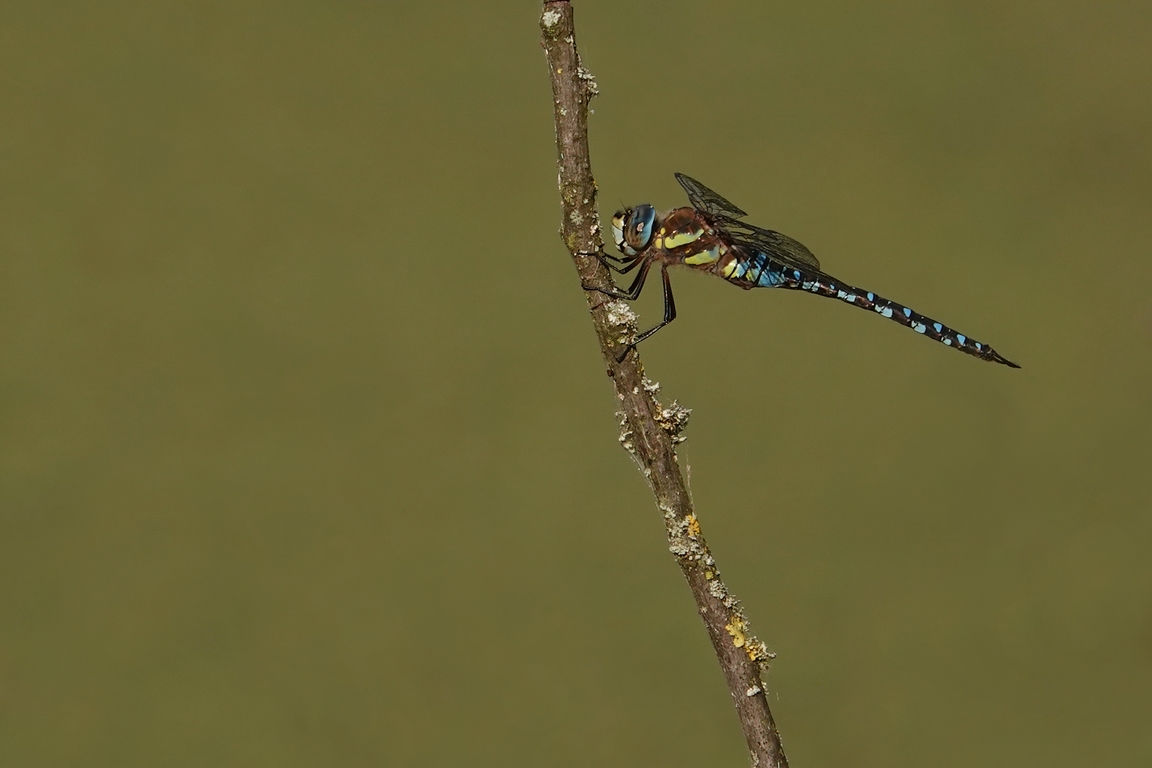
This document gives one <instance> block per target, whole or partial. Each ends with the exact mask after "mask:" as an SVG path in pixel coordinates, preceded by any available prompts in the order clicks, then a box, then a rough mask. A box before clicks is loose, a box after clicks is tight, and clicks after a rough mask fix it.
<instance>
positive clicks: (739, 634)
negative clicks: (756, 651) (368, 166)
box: [724, 616, 748, 648]
mask: <svg viewBox="0 0 1152 768" xmlns="http://www.w3.org/2000/svg"><path fill="white" fill-rule="evenodd" d="M747 628H748V625H747V624H745V623H744V619H742V618H740V617H739V616H733V617H732V620H731V621H729V622H728V623H727V624H725V625H724V629H726V630H727V631H728V634H730V635H732V645H734V646H736V647H737V648H743V647H744V643H745V642H746V641H747V640H748V636H747V635H746V634H745V633H744V632H745V630H746V629H747Z"/></svg>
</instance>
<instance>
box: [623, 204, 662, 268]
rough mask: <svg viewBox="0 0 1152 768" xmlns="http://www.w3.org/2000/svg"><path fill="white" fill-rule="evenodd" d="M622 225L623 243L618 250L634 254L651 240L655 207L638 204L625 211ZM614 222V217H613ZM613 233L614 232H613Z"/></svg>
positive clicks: (654, 222)
mask: <svg viewBox="0 0 1152 768" xmlns="http://www.w3.org/2000/svg"><path fill="white" fill-rule="evenodd" d="M625 214H626V215H625V217H624V227H623V232H622V235H623V240H624V243H623V245H624V246H625V247H623V248H621V249H620V250H622V251H624V252H625V253H627V254H628V255H629V256H635V255H636V254H637V253H639V252H640V251H642V250H644V249H645V248H647V247H648V243H650V242H652V229H653V227H655V225H656V209H655V208H653V207H652V206H650V205H638V206H636V207H635V208H633V209H632V210H631V211H625ZM613 224H615V219H613ZM613 234H615V233H613Z"/></svg>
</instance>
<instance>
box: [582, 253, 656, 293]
mask: <svg viewBox="0 0 1152 768" xmlns="http://www.w3.org/2000/svg"><path fill="white" fill-rule="evenodd" d="M651 266H652V262H651V261H646V260H644V259H636V260H634V261H633V262H632V263H631V264H629V265H628V266H626V267H624V268H623V269H617V270H616V271H617V272H619V273H620V274H622V275H626V274H628V273H629V272H631V271H632V270H634V269H636V267H640V272H639V273H637V275H636V279H635V280H633V281H632V285H630V286H628V289H627V290H624V291H622V290H620V289H619V288H597V287H596V286H594V285H582V286H580V287H581V288H583V289H584V290H586V291H595V292H596V293H602V294H604V295H605V296H611V297H612V298H614V299H625V300H627V301H635V300H636V299H638V298H640V291H642V290H644V279H645V278H647V277H648V269H649V267H651Z"/></svg>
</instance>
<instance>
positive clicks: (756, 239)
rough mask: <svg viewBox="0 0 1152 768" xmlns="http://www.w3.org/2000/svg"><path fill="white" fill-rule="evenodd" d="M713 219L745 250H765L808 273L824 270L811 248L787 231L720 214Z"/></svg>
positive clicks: (775, 258) (780, 260)
mask: <svg viewBox="0 0 1152 768" xmlns="http://www.w3.org/2000/svg"><path fill="white" fill-rule="evenodd" d="M712 222H713V224H715V225H716V226H718V227H720V229H722V230H723V231H724V233H725V234H727V235H728V237H729V238H730V239H731V240H732V242H733V243H734V244H735V245H738V246H739V247H740V248H742V249H744V250H746V251H749V252H757V251H758V252H760V253H763V254H766V255H767V256H768V257H769V258H770V259H772V260H773V261H778V262H780V263H781V264H783V265H785V266H787V267H793V268H795V269H799V270H800V271H802V272H805V273H806V274H808V275H809V276H813V277H815V276H817V275H823V274H824V273H823V272H822V271H821V270H820V262H819V261H818V260H817V259H816V257H815V256H814V255H812V251H810V250H808V249H807V248H805V247H804V245H803V244H802V243H799V242H797V241H795V240H793V239H792V238H790V237H788V235H782V234H780V233H779V232H773V231H772V230H770V229H761V228H760V227H756V226H753V225H751V224H747V223H745V222H743V221H737V220H736V219H734V218H732V217H731V216H726V215H723V214H721V215H718V216H713V217H712Z"/></svg>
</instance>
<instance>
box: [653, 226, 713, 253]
mask: <svg viewBox="0 0 1152 768" xmlns="http://www.w3.org/2000/svg"><path fill="white" fill-rule="evenodd" d="M702 234H704V230H702V229H700V228H699V227H693V228H692V229H689V230H681V231H676V230H674V231H672V232H669V231H667V230H666V229H664V228H663V227H661V228H660V232H659V234H657V236H656V247H657V248H664V249H667V250H672V249H673V248H679V247H681V246H684V245H688V244H689V243H694V242H696V241H697V240H699V239H700V235H702Z"/></svg>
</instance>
